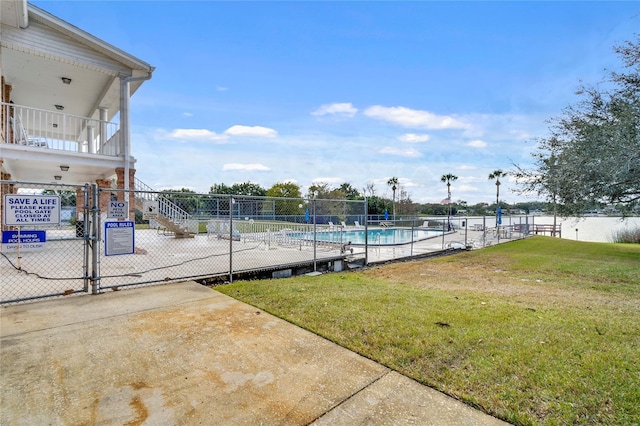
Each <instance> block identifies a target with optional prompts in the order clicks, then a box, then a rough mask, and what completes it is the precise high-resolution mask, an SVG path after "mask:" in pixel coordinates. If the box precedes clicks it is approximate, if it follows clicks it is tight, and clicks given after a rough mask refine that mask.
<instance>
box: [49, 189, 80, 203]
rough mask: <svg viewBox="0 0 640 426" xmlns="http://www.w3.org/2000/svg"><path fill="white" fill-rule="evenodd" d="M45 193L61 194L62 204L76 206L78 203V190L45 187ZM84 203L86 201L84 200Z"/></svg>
mask: <svg viewBox="0 0 640 426" xmlns="http://www.w3.org/2000/svg"><path fill="white" fill-rule="evenodd" d="M42 194H44V195H59V196H60V206H61V207H67V206H75V205H76V192H75V191H69V190H55V189H45V190H44V191H42ZM83 203H84V201H83Z"/></svg>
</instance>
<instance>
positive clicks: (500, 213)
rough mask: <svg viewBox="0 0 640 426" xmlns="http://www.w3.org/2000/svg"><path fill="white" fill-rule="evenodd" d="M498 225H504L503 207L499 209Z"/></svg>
mask: <svg viewBox="0 0 640 426" xmlns="http://www.w3.org/2000/svg"><path fill="white" fill-rule="evenodd" d="M498 225H502V207H498Z"/></svg>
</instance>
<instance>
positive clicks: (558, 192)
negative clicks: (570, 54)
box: [516, 35, 640, 215]
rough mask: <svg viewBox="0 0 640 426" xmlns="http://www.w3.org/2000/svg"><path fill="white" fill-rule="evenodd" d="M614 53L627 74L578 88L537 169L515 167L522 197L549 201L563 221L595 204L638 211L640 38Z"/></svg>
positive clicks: (543, 143) (540, 151) (544, 143)
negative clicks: (575, 99)
mask: <svg viewBox="0 0 640 426" xmlns="http://www.w3.org/2000/svg"><path fill="white" fill-rule="evenodd" d="M614 50H615V52H616V53H617V54H618V55H619V56H620V57H621V59H622V61H623V63H624V71H623V72H610V74H609V78H608V79H606V81H604V82H601V83H599V84H598V85H594V86H583V87H580V90H579V91H578V94H579V95H580V96H581V98H580V101H579V102H578V103H577V104H575V105H571V106H569V107H568V108H567V109H566V110H565V111H564V114H563V115H562V116H561V117H559V118H557V119H555V120H554V121H553V122H552V123H553V124H552V126H551V128H550V133H551V134H550V136H549V137H546V138H543V139H541V140H539V145H538V148H537V150H536V151H535V152H534V153H533V158H534V164H533V166H532V167H531V168H526V167H520V166H516V169H517V170H516V177H517V181H518V183H520V184H521V185H522V186H523V191H524V192H537V193H538V194H541V195H545V196H547V198H548V199H549V200H550V201H552V202H553V203H554V204H557V206H558V211H559V212H560V213H562V214H564V215H580V214H581V213H582V212H584V211H585V210H587V209H588V208H590V207H591V206H593V205H594V204H616V205H618V206H621V207H622V208H624V209H625V210H626V211H630V210H632V209H634V208H637V206H638V205H640V35H636V38H635V40H634V41H628V42H626V43H624V44H623V45H620V46H617V47H615V48H614Z"/></svg>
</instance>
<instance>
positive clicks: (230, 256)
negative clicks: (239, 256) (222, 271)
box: [229, 196, 234, 283]
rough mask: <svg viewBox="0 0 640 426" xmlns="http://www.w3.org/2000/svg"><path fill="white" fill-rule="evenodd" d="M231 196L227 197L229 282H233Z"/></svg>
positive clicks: (232, 201)
mask: <svg viewBox="0 0 640 426" xmlns="http://www.w3.org/2000/svg"><path fill="white" fill-rule="evenodd" d="M233 203H234V200H233V196H230V197H229V282H230V283H232V282H233Z"/></svg>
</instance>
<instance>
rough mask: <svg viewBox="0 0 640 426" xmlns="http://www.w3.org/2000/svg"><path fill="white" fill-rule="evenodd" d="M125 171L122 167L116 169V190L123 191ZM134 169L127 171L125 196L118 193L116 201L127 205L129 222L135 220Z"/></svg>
mask: <svg viewBox="0 0 640 426" xmlns="http://www.w3.org/2000/svg"><path fill="white" fill-rule="evenodd" d="M124 173H125V171H124V168H123V167H118V168H117V169H116V176H117V188H118V189H125V185H126V183H125V179H124V177H125V174H124ZM135 176H136V169H129V191H128V192H127V193H126V194H127V196H125V193H124V192H118V201H125V200H126V201H127V202H128V203H129V220H135V219H136V197H135V189H136V188H135V186H136V184H135V182H136V181H135V179H136V177H135Z"/></svg>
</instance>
